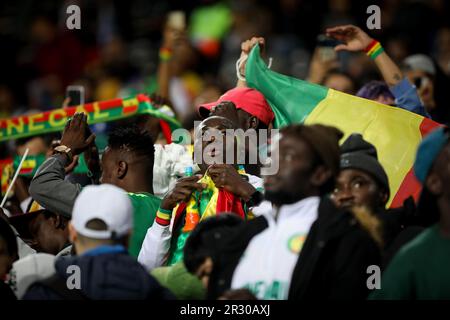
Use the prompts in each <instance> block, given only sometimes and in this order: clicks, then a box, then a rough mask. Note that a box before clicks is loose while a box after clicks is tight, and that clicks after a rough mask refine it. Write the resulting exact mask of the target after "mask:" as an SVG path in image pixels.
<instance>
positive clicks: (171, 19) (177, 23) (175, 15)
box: [167, 11, 186, 31]
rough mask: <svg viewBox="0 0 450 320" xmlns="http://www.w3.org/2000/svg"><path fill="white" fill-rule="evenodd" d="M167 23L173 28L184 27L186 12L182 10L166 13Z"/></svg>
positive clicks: (181, 28)
mask: <svg viewBox="0 0 450 320" xmlns="http://www.w3.org/2000/svg"><path fill="white" fill-rule="evenodd" d="M167 25H168V26H169V27H170V28H172V29H175V30H180V31H183V30H185V29H186V14H185V13H184V12H183V11H172V12H169V14H168V15H167Z"/></svg>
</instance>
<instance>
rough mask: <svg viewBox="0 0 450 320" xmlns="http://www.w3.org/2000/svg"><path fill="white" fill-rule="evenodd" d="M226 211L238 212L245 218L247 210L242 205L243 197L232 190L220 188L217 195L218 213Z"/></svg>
mask: <svg viewBox="0 0 450 320" xmlns="http://www.w3.org/2000/svg"><path fill="white" fill-rule="evenodd" d="M224 212H228V213H230V212H232V213H235V214H237V215H238V216H239V217H241V218H242V219H245V212H244V208H243V207H242V202H241V199H240V198H238V197H236V196H235V195H234V194H232V193H231V192H228V191H227V190H225V189H222V188H220V189H219V195H218V196H217V205H216V214H220V213H224Z"/></svg>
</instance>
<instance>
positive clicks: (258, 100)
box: [197, 88, 275, 125]
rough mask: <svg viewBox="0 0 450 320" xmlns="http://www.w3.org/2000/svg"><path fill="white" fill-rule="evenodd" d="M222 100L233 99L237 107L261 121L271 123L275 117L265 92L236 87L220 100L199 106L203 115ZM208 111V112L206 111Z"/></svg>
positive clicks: (199, 110)
mask: <svg viewBox="0 0 450 320" xmlns="http://www.w3.org/2000/svg"><path fill="white" fill-rule="evenodd" d="M222 101H231V102H233V103H234V105H235V106H236V109H242V110H244V111H245V112H248V113H250V114H251V115H253V116H255V117H257V118H258V119H259V120H260V121H262V122H263V123H265V124H266V125H269V123H271V122H272V120H273V118H274V117H275V115H274V113H273V111H272V108H270V106H269V104H268V103H267V101H266V99H265V98H264V96H263V94H262V93H261V92H259V91H257V90H255V89H251V88H234V89H231V90H228V91H227V92H225V93H224V94H223V95H222V96H221V97H220V98H219V100H217V101H215V102H210V103H206V104H202V105H200V106H198V107H197V109H198V112H199V114H200V115H201V116H203V117H204V116H205V115H206V114H209V111H211V109H212V108H213V107H215V106H216V105H218V104H219V103H221V102H222ZM206 112H207V113H206Z"/></svg>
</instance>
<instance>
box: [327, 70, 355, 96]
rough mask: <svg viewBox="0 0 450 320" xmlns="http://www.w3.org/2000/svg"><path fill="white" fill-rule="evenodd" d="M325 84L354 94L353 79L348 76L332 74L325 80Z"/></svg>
mask: <svg viewBox="0 0 450 320" xmlns="http://www.w3.org/2000/svg"><path fill="white" fill-rule="evenodd" d="M324 86H326V87H328V88H331V89H334V90H338V91H341V92H345V93H348V94H353V92H354V87H353V83H352V81H351V80H350V79H349V78H348V77H346V76H344V75H341V74H333V75H330V76H329V77H328V78H327V80H326V81H325V83H324Z"/></svg>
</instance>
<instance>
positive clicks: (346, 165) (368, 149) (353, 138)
mask: <svg viewBox="0 0 450 320" xmlns="http://www.w3.org/2000/svg"><path fill="white" fill-rule="evenodd" d="M344 169H358V170H361V171H364V172H366V173H368V174H370V175H371V176H372V177H373V178H375V180H376V181H377V182H378V183H379V184H380V185H381V186H382V187H384V188H385V189H386V191H387V192H388V194H390V190H389V180H388V177H387V174H386V171H384V169H383V166H382V165H381V163H380V162H379V161H378V155H377V149H376V148H375V146H374V145H373V144H371V143H370V142H368V141H366V140H364V139H363V137H362V135H360V134H359V133H353V134H351V135H350V136H349V137H348V138H347V140H345V141H344V143H343V144H342V146H341V170H344Z"/></svg>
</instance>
